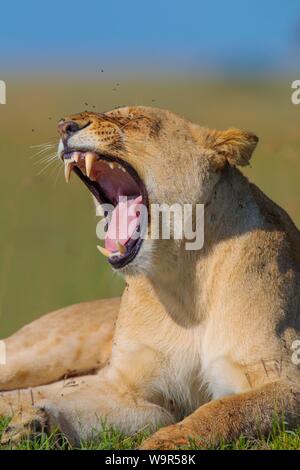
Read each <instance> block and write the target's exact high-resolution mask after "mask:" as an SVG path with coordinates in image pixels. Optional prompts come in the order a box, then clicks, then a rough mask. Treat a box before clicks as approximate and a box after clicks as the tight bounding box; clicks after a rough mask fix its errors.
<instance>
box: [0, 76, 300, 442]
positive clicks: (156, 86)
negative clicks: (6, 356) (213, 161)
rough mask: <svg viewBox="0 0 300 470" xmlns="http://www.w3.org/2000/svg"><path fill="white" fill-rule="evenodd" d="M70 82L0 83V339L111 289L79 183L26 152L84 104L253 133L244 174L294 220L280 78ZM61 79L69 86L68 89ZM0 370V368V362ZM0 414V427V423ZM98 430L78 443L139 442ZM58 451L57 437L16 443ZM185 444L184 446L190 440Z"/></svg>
mask: <svg viewBox="0 0 300 470" xmlns="http://www.w3.org/2000/svg"><path fill="white" fill-rule="evenodd" d="M103 77H104V75H103V74H102V75H101V76H100V77H99V80H98V81H96V80H91V81H85V82H80V80H79V79H78V81H74V79H73V77H72V80H71V81H69V82H68V81H67V80H66V79H64V78H61V79H58V78H53V77H51V78H48V79H46V78H44V77H41V78H40V79H39V80H34V81H31V80H29V79H28V78H27V79H23V80H22V79H21V78H19V79H16V78H13V77H12V78H11V79H6V83H7V90H8V95H7V104H6V105H4V106H3V105H2V106H0V152H1V172H0V227H1V230H0V252H1V257H0V259H1V264H0V337H1V338H5V337H6V336H8V335H9V334H11V333H13V332H14V331H15V330H16V329H17V328H19V327H21V326H22V325H24V324H25V323H28V322H29V321H30V320H33V319H34V318H37V317H38V316H40V315H41V314H43V313H46V312H48V311H51V310H54V309H56V308H58V307H62V306H65V305H68V304H72V303H76V302H79V301H84V300H91V299H93V298H98V297H112V296H115V295H118V294H120V293H121V291H122V288H123V282H122V279H121V278H120V277H118V276H116V275H115V274H113V273H112V272H111V270H110V268H109V267H108V265H107V263H105V260H104V259H103V258H101V255H99V253H98V252H97V250H96V243H97V241H96V235H95V228H96V223H97V219H96V218H95V215H94V210H93V205H92V201H91V198H90V197H89V195H88V194H87V191H86V190H85V189H84V188H83V186H82V184H81V183H79V181H77V180H76V178H74V177H73V178H72V179H71V183H70V185H69V186H68V187H67V186H66V184H65V182H64V178H63V172H62V168H61V165H60V164H59V162H56V161H55V160H53V161H52V163H51V164H50V165H49V166H48V162H47V160H44V159H43V158H44V156H47V155H49V154H51V153H53V152H55V148H53V149H50V150H49V152H48V153H46V154H42V155H37V156H34V154H35V153H37V151H38V148H37V147H35V148H31V147H32V146H36V145H39V144H42V143H45V142H50V143H53V144H56V142H57V133H56V122H57V121H58V119H59V118H61V117H62V116H64V115H66V114H70V113H74V112H78V111H82V110H84V109H89V110H92V111H93V110H95V111H103V110H107V109H111V108H113V107H114V106H117V105H122V104H132V105H134V104H144V105H150V106H159V107H165V108H169V109H170V110H172V111H175V112H177V113H179V114H183V115H185V116H187V117H188V118H190V119H191V120H194V121H195V122H198V123H200V124H202V125H207V126H209V127H216V128H219V129H222V128H223V129H225V128H227V127H230V126H236V127H240V128H244V129H248V130H251V131H253V132H255V133H256V134H257V135H258V136H259V137H260V143H259V146H258V148H257V150H256V152H255V155H254V158H253V160H252V165H251V167H249V168H247V170H246V171H245V173H246V174H247V175H248V176H249V178H250V179H251V180H252V181H254V182H255V183H256V184H258V185H259V186H260V187H261V188H262V189H263V190H264V191H265V193H266V194H267V195H268V196H270V197H271V198H272V199H273V200H274V201H275V202H277V203H279V204H280V205H281V206H282V207H284V208H285V209H286V210H287V212H288V213H289V214H290V215H291V216H292V218H293V219H294V221H295V222H296V224H298V226H299V225H300V194H299V174H300V158H299V155H300V136H299V115H300V106H298V107H297V106H294V105H292V104H291V99H290V95H291V88H290V81H289V80H286V81H281V82H272V81H270V82H267V81H252V82H248V81H242V82H234V81H231V82H221V81H199V80H196V79H193V80H174V79H171V80H168V79H167V78H165V79H163V80H159V81H156V80H151V81H150V80H149V81H145V80H143V81H139V82H138V81H136V82H134V81H129V80H125V79H124V80H121V78H118V80H116V81H117V82H119V85H116V83H115V81H114V80H108V79H105V77H104V78H103ZM70 83H71V85H70ZM0 367H1V366H0ZM4 425H5V420H2V422H1V423H0V426H1V427H2V428H3V426H4ZM143 437H144V433H143V432H142V433H140V434H138V435H137V436H135V437H134V438H127V437H126V436H121V435H120V434H118V433H117V432H115V431H113V430H106V431H105V432H103V433H102V435H101V436H99V439H97V440H95V442H94V443H93V445H88V446H86V445H85V444H84V443H83V444H82V448H93V449H112V448H114V449H115V448H120V449H130V448H134V447H136V446H137V445H138V444H139V442H140V441H141V440H142V439H143ZM57 447H59V448H68V447H69V445H68V443H67V442H64V441H61V439H58V437H57V435H54V436H51V437H50V438H42V439H39V440H37V441H35V442H33V443H29V442H24V443H22V444H21V446H20V448H22V449H27V448H40V449H50V448H57ZM191 447H193V444H192V443H191ZM220 448H222V449H223V448H231V449H232V448H234V449H245V448H255V449H256V448H268V449H278V448H280V449H287V448H290V449H294V448H300V430H299V431H298V432H295V433H289V432H286V431H285V430H284V425H283V424H281V425H280V426H277V425H276V426H275V425H274V431H273V433H272V435H271V436H270V437H269V438H268V439H265V438H262V439H260V440H257V441H249V440H247V439H245V438H243V437H241V439H239V440H238V441H237V442H235V443H232V445H230V446H221V447H220Z"/></svg>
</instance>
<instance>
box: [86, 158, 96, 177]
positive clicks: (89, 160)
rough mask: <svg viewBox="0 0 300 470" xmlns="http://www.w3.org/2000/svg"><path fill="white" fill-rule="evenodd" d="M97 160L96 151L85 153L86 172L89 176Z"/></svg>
mask: <svg viewBox="0 0 300 470" xmlns="http://www.w3.org/2000/svg"><path fill="white" fill-rule="evenodd" d="M95 160H96V155H95V154H94V153H92V152H87V153H86V154H85V172H86V175H87V177H88V178H89V177H90V176H91V173H92V169H93V164H94V161H95Z"/></svg>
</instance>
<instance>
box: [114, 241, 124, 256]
mask: <svg viewBox="0 0 300 470" xmlns="http://www.w3.org/2000/svg"><path fill="white" fill-rule="evenodd" d="M116 245H117V248H118V250H119V253H120V254H121V255H125V253H126V248H125V246H124V245H122V244H121V243H120V242H116Z"/></svg>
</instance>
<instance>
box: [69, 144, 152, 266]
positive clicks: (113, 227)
mask: <svg viewBox="0 0 300 470" xmlns="http://www.w3.org/2000/svg"><path fill="white" fill-rule="evenodd" d="M61 157H62V159H63V160H64V163H65V177H66V181H67V182H68V181H69V179H70V176H71V173H72V171H74V173H76V174H77V175H78V176H79V178H80V179H81V180H82V181H83V183H84V184H85V186H87V188H88V189H89V190H90V192H91V193H92V195H93V196H94V197H95V198H96V200H97V201H98V202H99V203H100V204H101V206H102V208H103V213H104V216H105V218H106V229H105V236H104V247H101V246H98V249H99V250H100V251H101V253H102V254H104V255H105V256H107V257H108V260H109V262H110V264H111V265H112V266H113V267H114V268H116V269H120V268H123V267H125V266H126V265H127V264H129V263H130V262H131V261H132V260H133V259H134V258H135V257H136V255H137V254H138V252H139V250H140V248H141V245H142V243H143V234H144V233H145V230H146V226H147V222H148V217H147V213H148V212H147V210H145V209H147V208H148V196H147V191H146V188H145V185H144V183H143V182H142V180H141V179H140V177H139V176H138V174H137V172H136V171H135V170H134V168H133V167H132V166H131V165H129V164H128V163H127V162H125V161H123V160H121V159H119V158H117V157H111V156H108V155H101V154H98V153H97V152H91V151H84V150H80V151H78V150H74V149H66V148H65V149H64V151H63V153H62V156H61Z"/></svg>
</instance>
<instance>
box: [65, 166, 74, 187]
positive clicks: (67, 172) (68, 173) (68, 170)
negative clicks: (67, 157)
mask: <svg viewBox="0 0 300 470" xmlns="http://www.w3.org/2000/svg"><path fill="white" fill-rule="evenodd" d="M72 168H73V165H72V163H69V162H68V163H65V180H66V182H67V183H68V182H69V181H70V178H71V173H72Z"/></svg>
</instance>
